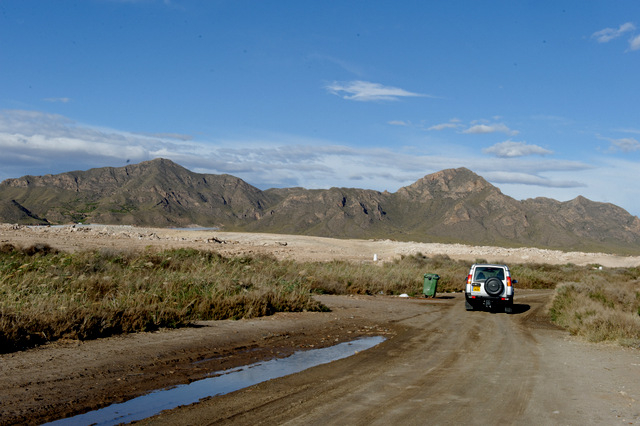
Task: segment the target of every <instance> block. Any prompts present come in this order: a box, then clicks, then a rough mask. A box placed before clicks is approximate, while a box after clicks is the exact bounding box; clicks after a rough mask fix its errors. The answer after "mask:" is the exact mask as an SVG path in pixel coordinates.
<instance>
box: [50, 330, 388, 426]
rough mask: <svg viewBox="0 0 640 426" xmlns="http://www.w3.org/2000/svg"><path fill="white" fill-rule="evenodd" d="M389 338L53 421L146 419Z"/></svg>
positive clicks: (228, 373)
mask: <svg viewBox="0 0 640 426" xmlns="http://www.w3.org/2000/svg"><path fill="white" fill-rule="evenodd" d="M384 340H385V338H384V337H382V336H373V337H365V338H362V339H358V340H354V341H352V342H345V343H340V344H338V345H335V346H331V347H328V348H322V349H312V350H308V351H301V352H296V353H294V354H293V355H291V356H289V357H287V358H279V359H273V360H270V361H265V362H257V363H255V364H251V365H246V366H243V367H238V368H234V369H230V370H225V371H218V372H215V373H213V377H209V378H206V379H202V380H198V381H195V382H193V383H190V384H188V385H180V386H176V387H174V388H171V389H163V390H157V391H154V392H151V393H150V394H147V395H143V396H140V397H138V398H134V399H131V400H129V401H127V402H123V403H119V404H113V405H110V406H108V407H105V408H101V409H99V410H95V411H90V412H88V413H85V414H80V415H78V416H75V417H69V418H66V419H61V420H57V421H54V422H51V423H48V424H50V425H104V426H106V425H117V424H120V423H128V422H133V421H136V420H142V419H145V418H147V417H151V416H153V415H155V414H158V413H159V412H161V411H162V410H169V409H172V408H176V407H179V406H181V405H188V404H192V403H194V402H198V401H199V400H201V399H202V398H207V397H211V396H217V395H224V394H226V393H230V392H234V391H236V390H239V389H242V388H245V387H248V386H252V385H255V384H257V383H261V382H264V381H267V380H271V379H276V378H278V377H283V376H286V375H289V374H293V373H298V372H300V371H303V370H306V369H307V368H311V367H314V366H316V365H321V364H326V363H328V362H332V361H336V360H339V359H342V358H346V357H349V356H351V355H354V354H355V353H357V352H360V351H364V350H366V349H369V348H372V347H374V346H376V345H378V344H380V343H382V342H383V341H384Z"/></svg>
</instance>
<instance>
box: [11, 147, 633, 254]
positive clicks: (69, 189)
mask: <svg viewBox="0 0 640 426" xmlns="http://www.w3.org/2000/svg"><path fill="white" fill-rule="evenodd" d="M0 222H9V223H22V224H46V223H50V224H57V223H70V222H91V223H104V224H131V225H140V226H161V227H163V226H189V225H194V224H197V225H200V226H217V227H220V228H223V229H227V230H244V231H256V232H258V231H259V232H274V233H290V234H306V235H318V236H327V237H340V238H390V239H398V240H413V241H436V242H460V243H468V244H475V245H478V244H480V245H503V246H537V247H548V248H559V249H564V250H587V251H613V252H618V253H620V252H622V253H640V219H638V218H637V217H635V216H632V215H630V214H629V213H627V212H626V211H625V210H623V209H621V208H620V207H617V206H614V205H612V204H606V203H598V202H593V201H589V200H587V199H586V198H583V197H578V198H576V199H574V200H571V201H568V202H559V201H556V200H552V199H548V198H536V199H529V200H524V201H518V200H515V199H513V198H511V197H509V196H506V195H504V194H502V192H501V191H500V190H499V189H498V188H496V187H495V186H493V185H491V184H490V183H488V182H487V181H486V180H484V179H483V178H482V177H480V176H478V175H476V174H475V173H473V172H471V171H470V170H468V169H464V168H460V169H449V170H443V171H441V172H438V173H434V174H431V175H427V176H425V177H424V178H422V179H420V180H418V181H417V182H415V183H413V184H411V185H409V186H406V187H404V188H400V189H399V190H398V191H397V192H395V193H388V192H378V191H372V190H365V189H354V188H331V189H326V190H307V189H304V188H285V189H269V190H266V191H261V190H259V189H257V188H255V187H253V186H251V185H249V184H247V183H246V182H244V181H242V180H241V179H238V178H236V177H233V176H229V175H211V174H198V173H193V172H190V171H189V170H187V169H185V168H183V167H181V166H179V165H177V164H175V163H173V162H171V161H169V160H164V159H156V160H152V161H147V162H144V163H140V164H136V165H130V166H126V167H120V168H110V167H109V168H100V169H92V170H88V171H75V172H68V173H62V174H59V175H46V176H24V177H21V178H18V179H8V180H5V181H4V182H2V183H0Z"/></svg>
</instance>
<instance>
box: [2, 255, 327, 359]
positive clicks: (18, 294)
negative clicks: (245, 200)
mask: <svg viewBox="0 0 640 426" xmlns="http://www.w3.org/2000/svg"><path fill="white" fill-rule="evenodd" d="M288 269H292V268H291V266H290V265H289V267H288ZM286 272H287V271H286V270H283V265H281V264H280V263H279V262H277V261H276V260H275V259H272V258H268V257H254V258H247V257H236V258H224V257H222V256H220V255H218V254H216V253H213V252H204V251H197V250H188V249H179V250H169V251H165V252H143V253H119V252H107V251H93V252H80V253H73V254H71V253H57V252H53V251H51V250H45V249H32V248H29V249H25V250H18V249H16V248H15V247H3V248H2V249H0V351H2V352H9V351H14V350H19V349H23V348H26V347H31V346H34V345H36V344H40V343H43V342H47V341H53V340H57V339H60V338H73V339H92V338H96V337H101V336H108V335H113V334H118V333H127V332H135V331H143V330H154V329H157V328H159V327H177V326H182V325H186V324H189V323H190V322H192V321H194V320H208V319H226V318H248V317H254V316H260V315H269V314H273V313H275V312H278V311H302V310H323V309H325V308H324V307H323V306H322V305H321V304H320V303H318V302H316V301H314V300H313V299H312V297H311V292H310V289H309V287H308V286H307V285H305V284H304V283H303V282H302V281H301V280H299V279H298V280H288V279H287V278H286V277H285V275H286ZM289 275H291V274H289Z"/></svg>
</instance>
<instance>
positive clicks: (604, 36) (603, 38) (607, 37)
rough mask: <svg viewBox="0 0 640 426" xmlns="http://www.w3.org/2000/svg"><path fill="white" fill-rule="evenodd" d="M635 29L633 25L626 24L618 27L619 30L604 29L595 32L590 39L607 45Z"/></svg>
mask: <svg viewBox="0 0 640 426" xmlns="http://www.w3.org/2000/svg"><path fill="white" fill-rule="evenodd" d="M635 29H636V27H635V25H633V24H632V23H631V22H626V23H624V24H622V25H620V27H619V28H605V29H603V30H600V31H596V32H595V33H593V34H591V38H595V39H596V40H597V41H598V43H608V42H610V41H611V40H614V39H616V38H618V37H620V36H622V35H623V34H625V33H627V32H631V31H634V30H635Z"/></svg>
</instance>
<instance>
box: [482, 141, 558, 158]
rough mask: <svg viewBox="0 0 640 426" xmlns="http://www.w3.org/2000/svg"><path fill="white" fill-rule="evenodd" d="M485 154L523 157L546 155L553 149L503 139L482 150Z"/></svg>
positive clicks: (551, 152) (502, 156)
mask: <svg viewBox="0 0 640 426" xmlns="http://www.w3.org/2000/svg"><path fill="white" fill-rule="evenodd" d="M482 152H484V153H485V154H494V155H496V156H497V157H501V158H514V157H525V156H527V155H548V154H553V151H549V150H548V149H545V148H542V147H541V146H538V145H529V144H527V143H526V142H514V141H510V140H509V141H505V142H500V143H497V144H495V145H493V146H491V147H489V148H484V149H483V150H482Z"/></svg>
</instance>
